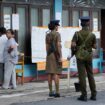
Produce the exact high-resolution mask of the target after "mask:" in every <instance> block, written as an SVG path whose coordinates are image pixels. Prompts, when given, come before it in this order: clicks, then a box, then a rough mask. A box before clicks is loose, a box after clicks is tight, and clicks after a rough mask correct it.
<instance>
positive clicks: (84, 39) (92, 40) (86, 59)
mask: <svg viewBox="0 0 105 105" xmlns="http://www.w3.org/2000/svg"><path fill="white" fill-rule="evenodd" d="M89 20H90V19H89V17H82V18H81V26H82V30H80V31H79V32H75V34H74V36H73V39H72V44H71V47H76V49H77V51H76V53H75V55H76V59H77V68H78V74H79V82H80V90H81V96H80V97H79V98H78V100H80V101H87V91H86V73H87V77H88V81H89V86H90V90H91V97H90V99H91V100H96V85H95V80H94V77H93V72H92V48H96V37H95V35H94V34H93V33H91V31H90V30H89Z"/></svg>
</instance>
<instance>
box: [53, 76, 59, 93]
mask: <svg viewBox="0 0 105 105" xmlns="http://www.w3.org/2000/svg"><path fill="white" fill-rule="evenodd" d="M54 81H55V89H56V94H59V75H58V74H54Z"/></svg>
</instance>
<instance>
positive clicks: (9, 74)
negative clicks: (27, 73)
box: [3, 61, 16, 89]
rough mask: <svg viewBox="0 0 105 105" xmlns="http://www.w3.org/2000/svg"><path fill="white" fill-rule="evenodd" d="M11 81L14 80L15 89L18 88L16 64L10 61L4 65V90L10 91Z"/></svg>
mask: <svg viewBox="0 0 105 105" xmlns="http://www.w3.org/2000/svg"><path fill="white" fill-rule="evenodd" d="M11 80H12V85H13V88H16V72H15V64H13V63H11V62H10V61H8V62H5V64H4V83H3V88H6V89H8V88H9V84H10V81H11Z"/></svg>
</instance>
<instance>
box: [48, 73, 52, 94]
mask: <svg viewBox="0 0 105 105" xmlns="http://www.w3.org/2000/svg"><path fill="white" fill-rule="evenodd" d="M52 80H53V74H48V86H49V93H52Z"/></svg>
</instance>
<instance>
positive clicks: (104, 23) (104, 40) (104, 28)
mask: <svg viewBox="0 0 105 105" xmlns="http://www.w3.org/2000/svg"><path fill="white" fill-rule="evenodd" d="M101 47H102V48H103V51H104V59H105V9H102V10H101Z"/></svg>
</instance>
